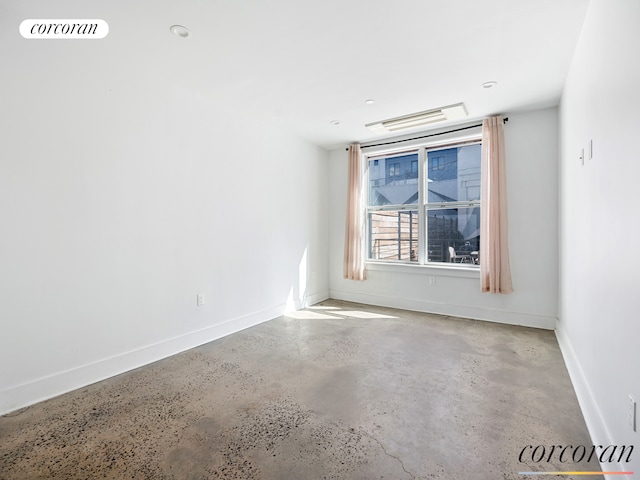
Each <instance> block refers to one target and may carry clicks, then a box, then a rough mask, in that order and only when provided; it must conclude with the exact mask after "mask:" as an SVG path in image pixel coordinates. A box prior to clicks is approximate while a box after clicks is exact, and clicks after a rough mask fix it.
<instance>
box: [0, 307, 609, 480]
mask: <svg viewBox="0 0 640 480" xmlns="http://www.w3.org/2000/svg"><path fill="white" fill-rule="evenodd" d="M568 444H571V445H585V446H590V445H591V440H590V439H589V436H588V433H587V429H586V427H585V424H584V420H583V417H582V414H581V413H580V410H579V407H578V403H577V400H576V397H575V394H574V392H573V389H572V386H571V383H570V381H569V377H568V374H567V371H566V369H565V367H564V364H563V361H562V357H561V354H560V351H559V348H558V345H557V342H556V339H555V336H554V334H553V332H549V331H542V330H535V329H528V328H521V327H512V326H506V325H499V324H493V323H487V322H480V321H470V320H461V319H457V318H452V317H441V316H436V315H428V314H420V313H414V312H407V311H401V310H393V309H386V308H378V307H369V306H363V305H357V304H350V303H345V302H339V301H333V300H331V301H327V302H324V303H323V304H321V305H319V306H316V307H312V308H310V309H307V310H304V311H300V312H296V313H295V314H293V315H292V316H289V317H281V318H278V319H275V320H273V321H271V322H267V323H265V324H262V325H259V326H256V327H253V328H251V329H248V330H245V331H243V332H240V333H237V334H234V335H231V336H229V337H226V338H223V339H220V340H218V341H215V342H212V343H209V344H207V345H204V346H202V347H199V348H196V349H193V350H190V351H188V352H185V353H183V354H180V355H176V356H174V357H171V358H169V359H166V360H163V361H160V362H157V363H155V364H153V365H149V366H146V367H144V368H140V369H138V370H135V371H132V372H129V373H126V374H123V375H120V376H117V377H114V378H111V379H109V380H106V381H103V382H100V383H98V384H95V385H92V386H89V387H86V388H83V389H80V390H77V391H74V392H72V393H69V394H66V395H63V396H60V397H57V398H55V399H52V400H49V401H46V402H42V403H40V404H37V405H34V406H32V407H29V408H26V409H24V410H22V411H18V412H13V413H11V414H9V415H6V416H4V417H0V479H3V480H4V479H11V480H14V479H16V480H18V479H65V480H73V479H98V478H106V479H118V480H120V479H125V478H134V479H274V480H275V479H277V480H280V479H295V480H307V479H309V480H311V479H313V480H318V479H362V480H365V479H366V480H372V479H385V480H391V479H446V480H453V479H456V480H458V479H479V480H489V479H527V478H530V479H533V478H540V477H533V476H527V475H519V474H518V472H521V471H570V470H573V471H577V470H580V471H589V470H590V471H599V470H600V468H599V466H598V464H597V463H592V464H587V463H585V462H583V463H581V464H579V465H576V464H561V463H558V462H557V461H554V462H551V463H546V462H543V463H533V462H532V461H531V460H530V456H529V461H528V462H525V463H520V462H519V460H518V456H519V453H520V451H521V450H522V449H523V448H524V447H525V446H527V445H533V446H537V445H545V446H551V445H568ZM556 478H557V477H556ZM563 478H571V477H563ZM576 478H580V479H582V480H584V479H586V478H590V477H588V476H580V477H576ZM591 478H599V479H601V478H602V477H601V476H592V477H591Z"/></svg>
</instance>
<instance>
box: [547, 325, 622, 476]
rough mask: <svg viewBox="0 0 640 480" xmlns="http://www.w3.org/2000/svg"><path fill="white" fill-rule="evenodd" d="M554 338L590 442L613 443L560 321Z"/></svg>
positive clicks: (607, 467)
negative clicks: (556, 340)
mask: <svg viewBox="0 0 640 480" xmlns="http://www.w3.org/2000/svg"><path fill="white" fill-rule="evenodd" d="M556 338H557V339H558V345H559V346H560V351H561V352H562V357H563V358H564V363H565V365H566V366H567V370H568V372H569V377H570V378H571V383H572V384H573V389H574V390H575V392H576V396H577V397H578V403H579V404H580V409H581V410H582V416H583V417H584V421H585V423H586V424H587V429H588V430H589V435H590V436H591V442H592V443H593V445H612V444H613V443H614V442H613V437H612V436H611V433H610V432H609V429H608V428H607V424H606V422H605V421H604V417H603V416H602V414H601V412H600V409H599V408H598V404H597V403H596V401H595V397H594V395H593V393H592V391H591V387H590V386H589V382H587V378H586V376H585V374H584V372H583V370H582V367H581V366H580V362H578V358H577V357H576V354H575V351H574V349H573V346H572V345H571V341H570V340H569V338H568V337H567V335H566V333H565V331H564V330H563V328H562V322H557V326H556ZM600 466H601V468H602V470H603V471H618V472H624V471H626V470H628V468H627V466H625V465H624V464H622V463H606V464H601V465H600ZM605 478H606V479H607V480H614V477H613V476H612V475H605ZM615 478H616V479H623V478H626V479H627V480H631V476H627V475H625V476H620V475H616V476H615Z"/></svg>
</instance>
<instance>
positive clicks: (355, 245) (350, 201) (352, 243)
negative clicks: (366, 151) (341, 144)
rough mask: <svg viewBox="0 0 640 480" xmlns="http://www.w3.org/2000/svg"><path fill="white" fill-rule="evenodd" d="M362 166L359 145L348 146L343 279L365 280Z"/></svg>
mask: <svg viewBox="0 0 640 480" xmlns="http://www.w3.org/2000/svg"><path fill="white" fill-rule="evenodd" d="M363 175H364V166H363V159H362V151H361V149H360V145H359V144H355V143H354V144H353V145H351V146H349V185H348V187H347V188H348V192H347V221H346V226H345V243H344V278H348V279H350V280H365V279H366V278H367V275H366V271H365V246H364V239H365V235H364V226H365V221H364V208H363V207H364V205H363V192H364V188H363Z"/></svg>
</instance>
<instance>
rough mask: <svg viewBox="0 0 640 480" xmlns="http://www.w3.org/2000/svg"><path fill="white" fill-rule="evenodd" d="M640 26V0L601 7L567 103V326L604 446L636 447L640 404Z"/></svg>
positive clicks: (574, 364)
mask: <svg viewBox="0 0 640 480" xmlns="http://www.w3.org/2000/svg"><path fill="white" fill-rule="evenodd" d="M639 23H640V3H639V2H638V1H637V0H615V1H610V0H592V1H591V4H590V7H589V11H588V14H587V17H586V20H585V25H584V29H583V31H582V35H581V38H580V41H579V43H578V46H577V49H576V52H575V56H574V58H573V63H572V66H571V70H570V73H569V76H568V79H567V83H566V87H565V90H564V93H563V96H562V101H561V110H560V112H561V115H560V132H561V133H560V139H561V168H560V192H561V196H560V258H561V261H560V266H561V268H560V291H561V297H560V299H561V301H560V308H559V322H558V338H559V341H560V345H561V347H562V351H563V354H564V356H565V359H566V361H567V365H568V367H569V371H570V374H571V378H572V380H573V383H574V385H575V388H576V391H577V393H578V396H579V399H580V404H581V406H582V409H583V412H584V415H585V418H586V420H587V424H588V426H589V430H590V432H591V435H592V438H593V440H594V442H595V443H596V444H618V445H629V444H635V447H636V448H639V447H640V446H639V445H638V441H639V440H640V436H639V434H638V432H633V431H632V430H631V428H630V427H629V425H628V423H627V413H628V408H627V402H628V400H627V396H628V395H629V394H632V395H633V397H634V398H635V400H636V401H640V372H639V370H640V354H639V352H640V349H639V342H640V320H639V316H638V294H640V273H639V272H640V255H638V254H637V251H638V244H639V241H640V240H639V239H640V212H639V211H638V190H639V179H640V154H639V152H640V149H639V148H638V140H637V137H638V131H640V121H639V120H638V115H639V112H640V93H639V92H640V91H639V86H640V63H639V62H638V61H637V57H638V46H640V30H639V29H638V24H639ZM590 140H593V159H591V160H589V159H587V160H585V164H584V166H581V163H580V161H579V160H578V156H579V152H580V150H581V149H583V148H584V149H587V150H588V143H589V141H590ZM632 459H633V462H632V463H631V464H623V465H614V466H613V467H615V468H611V467H612V466H611V465H603V468H604V467H605V466H606V467H608V468H607V470H615V469H624V470H634V471H635V472H639V471H640V452H637V451H636V452H634V455H633V456H632ZM636 474H637V473H636ZM616 478H620V477H616Z"/></svg>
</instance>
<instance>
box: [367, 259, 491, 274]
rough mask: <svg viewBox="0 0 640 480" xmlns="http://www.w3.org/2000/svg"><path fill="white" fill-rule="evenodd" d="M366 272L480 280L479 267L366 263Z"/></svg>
mask: <svg viewBox="0 0 640 480" xmlns="http://www.w3.org/2000/svg"><path fill="white" fill-rule="evenodd" d="M367 270H369V271H372V272H391V273H409V274H414V275H433V276H439V277H458V278H480V266H471V265H470V266H459V265H455V266H454V265H447V264H431V263H430V264H427V265H416V264H411V263H402V262H393V263H391V262H376V261H371V260H370V261H367Z"/></svg>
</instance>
